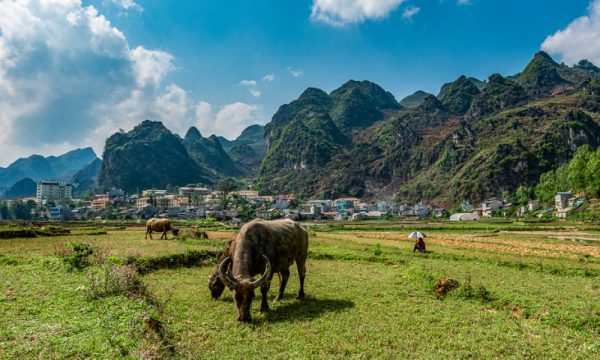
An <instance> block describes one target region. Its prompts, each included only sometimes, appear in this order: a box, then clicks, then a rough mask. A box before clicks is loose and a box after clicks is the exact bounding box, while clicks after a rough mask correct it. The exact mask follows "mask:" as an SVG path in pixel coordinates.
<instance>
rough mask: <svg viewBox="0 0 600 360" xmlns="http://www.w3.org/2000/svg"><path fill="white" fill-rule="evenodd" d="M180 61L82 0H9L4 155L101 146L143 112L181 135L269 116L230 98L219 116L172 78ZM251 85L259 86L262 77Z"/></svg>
mask: <svg viewBox="0 0 600 360" xmlns="http://www.w3.org/2000/svg"><path fill="white" fill-rule="evenodd" d="M123 4H127V3H126V2H124V3H123ZM129 5H131V3H129ZM174 62H175V57H174V56H173V55H172V54H170V53H168V52H165V51H162V50H157V49H148V48H146V47H144V46H137V47H135V48H133V49H132V48H131V47H130V45H129V43H128V41H127V39H126V37H125V35H124V34H123V33H122V32H121V31H120V30H119V29H117V28H116V27H114V26H113V25H112V24H111V22H110V21H109V20H108V19H106V18H105V17H104V16H103V15H101V14H100V13H99V12H98V10H97V9H96V8H94V7H92V6H82V4H81V1H80V0H13V1H4V0H0V129H1V131H0V164H1V165H3V166H4V165H7V164H9V163H10V162H12V161H14V160H15V159H16V158H18V157H25V156H29V155H31V154H32V153H39V154H42V155H48V154H59V153H62V152H65V151H67V150H70V149H73V148H75V147H82V146H92V147H93V148H94V150H96V152H97V153H98V154H99V155H100V154H101V153H102V150H103V147H104V142H105V140H106V138H107V137H108V136H110V135H112V134H114V133H115V132H117V131H119V129H124V130H130V129H131V128H133V127H134V126H135V125H137V124H139V123H140V122H141V121H142V120H144V119H152V120H159V121H162V122H163V123H164V124H165V125H166V126H167V127H168V128H169V129H171V130H172V131H174V132H176V133H178V134H180V135H183V134H184V133H185V131H186V130H187V129H188V128H189V127H190V126H192V125H195V124H197V123H200V124H202V126H201V127H200V128H201V129H202V130H203V133H211V132H212V133H216V134H219V135H221V134H222V135H225V136H230V137H235V136H237V135H239V133H240V132H241V131H242V130H243V129H244V128H245V127H246V126H247V125H250V124H254V123H264V122H265V121H264V117H263V115H262V108H261V107H260V106H259V105H248V104H244V103H233V104H228V105H225V106H223V107H222V108H220V109H219V111H218V112H217V113H216V114H214V115H213V113H212V106H211V105H210V104H209V103H206V102H200V103H196V102H195V101H192V100H191V99H190V94H189V92H188V91H186V90H185V89H183V88H181V87H180V86H179V85H177V84H175V83H168V84H165V82H166V80H167V76H168V74H169V73H170V72H171V71H174V70H175V65H174ZM249 85H251V87H250V88H249V90H251V91H256V93H255V95H254V96H256V95H259V93H260V92H259V91H258V89H256V85H257V82H256V81H253V82H252V83H251V84H249Z"/></svg>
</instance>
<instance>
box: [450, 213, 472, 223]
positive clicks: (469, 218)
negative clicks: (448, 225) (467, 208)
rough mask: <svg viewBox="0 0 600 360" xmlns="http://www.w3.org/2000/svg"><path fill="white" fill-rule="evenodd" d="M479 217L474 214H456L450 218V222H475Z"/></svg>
mask: <svg viewBox="0 0 600 360" xmlns="http://www.w3.org/2000/svg"><path fill="white" fill-rule="evenodd" d="M476 220H479V215H477V214H475V213H457V214H452V215H451V216H450V221H476Z"/></svg>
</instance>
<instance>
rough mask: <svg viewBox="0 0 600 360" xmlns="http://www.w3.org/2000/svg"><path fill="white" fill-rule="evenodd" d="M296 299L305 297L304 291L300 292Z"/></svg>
mask: <svg viewBox="0 0 600 360" xmlns="http://www.w3.org/2000/svg"><path fill="white" fill-rule="evenodd" d="M296 299H298V300H299V299H304V293H300V294H298V295H297V296H296Z"/></svg>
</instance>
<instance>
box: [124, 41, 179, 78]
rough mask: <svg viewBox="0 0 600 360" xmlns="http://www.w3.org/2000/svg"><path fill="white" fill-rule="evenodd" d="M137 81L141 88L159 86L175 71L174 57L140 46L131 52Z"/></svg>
mask: <svg viewBox="0 0 600 360" xmlns="http://www.w3.org/2000/svg"><path fill="white" fill-rule="evenodd" d="M129 59H130V60H131V62H132V65H133V71H134V73H135V77H136V80H137V82H138V84H139V85H140V86H146V85H148V84H151V85H154V86H158V85H159V84H160V82H161V81H162V79H163V78H164V76H165V75H166V74H167V73H169V72H170V71H172V70H174V68H175V67H174V66H173V60H174V58H173V55H171V54H169V53H167V52H164V51H160V50H147V49H145V48H144V47H143V46H138V47H136V48H135V49H133V50H131V51H130V52H129Z"/></svg>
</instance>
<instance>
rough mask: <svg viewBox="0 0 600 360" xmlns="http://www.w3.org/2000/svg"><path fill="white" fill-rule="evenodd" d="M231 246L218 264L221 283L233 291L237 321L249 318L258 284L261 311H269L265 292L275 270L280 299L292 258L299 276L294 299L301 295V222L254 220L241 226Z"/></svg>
mask: <svg viewBox="0 0 600 360" xmlns="http://www.w3.org/2000/svg"><path fill="white" fill-rule="evenodd" d="M232 246H233V248H232V249H231V250H232V253H231V254H230V255H229V256H227V257H226V258H225V259H224V260H223V261H222V262H221V263H220V264H219V268H218V275H219V278H220V279H221V281H222V282H223V284H225V285H226V286H227V287H228V288H230V289H231V290H233V299H234V302H235V305H236V307H237V310H238V320H239V321H244V322H250V321H251V320H252V317H251V316H250V305H252V299H253V298H254V289H256V288H257V287H260V291H261V294H262V302H261V304H260V311H261V312H265V311H268V310H269V304H268V302H267V293H268V292H269V287H270V286H271V279H272V278H273V274H275V273H279V274H280V279H281V283H280V285H279V294H278V295H277V298H276V300H279V299H282V298H283V292H284V290H285V286H286V284H287V281H288V278H289V277H290V269H289V267H290V266H292V264H293V263H294V261H295V262H296V265H297V266H298V275H299V277H300V290H299V291H298V296H297V298H298V299H301V298H303V297H304V276H305V274H306V256H307V252H308V233H307V232H306V230H304V229H303V228H302V227H301V226H300V225H298V224H297V223H295V222H294V221H292V220H289V219H284V220H274V221H265V220H260V219H257V220H253V221H251V222H249V223H248V224H246V225H244V226H243V227H242V229H241V230H240V233H239V234H238V235H237V237H236V238H235V240H234V241H233V243H232ZM230 248H231V247H230ZM259 274H262V276H261V277H260V278H259V279H258V280H254V279H253V276H255V275H259Z"/></svg>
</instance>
